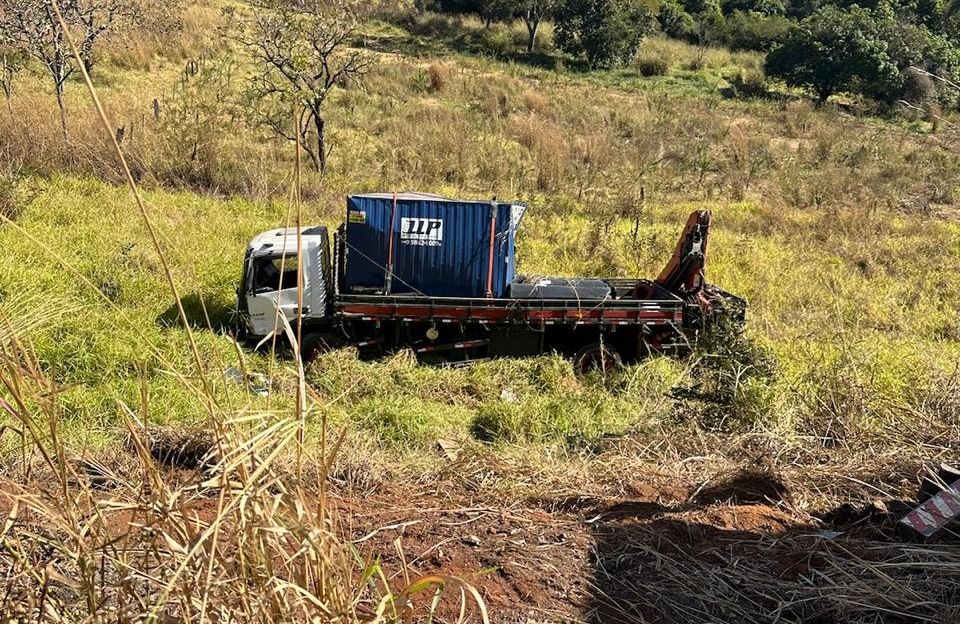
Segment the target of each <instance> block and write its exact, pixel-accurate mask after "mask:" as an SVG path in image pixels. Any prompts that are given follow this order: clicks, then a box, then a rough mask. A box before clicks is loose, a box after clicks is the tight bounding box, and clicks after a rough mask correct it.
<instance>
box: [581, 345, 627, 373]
mask: <svg viewBox="0 0 960 624" xmlns="http://www.w3.org/2000/svg"><path fill="white" fill-rule="evenodd" d="M621 366H623V360H622V359H621V358H620V354H619V353H617V350H616V349H614V348H613V347H612V346H610V345H609V344H605V343H603V342H599V341H598V342H592V343H590V344H588V345H586V346H584V347H582V348H581V349H580V350H579V351H577V352H576V353H575V354H574V356H573V370H574V371H575V372H576V373H577V374H578V375H580V376H586V375H589V374H590V373H594V372H600V373H602V374H604V375H609V374H610V373H612V372H614V371H615V370H617V369H618V368H620V367H621Z"/></svg>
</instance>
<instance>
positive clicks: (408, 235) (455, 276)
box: [344, 193, 524, 298]
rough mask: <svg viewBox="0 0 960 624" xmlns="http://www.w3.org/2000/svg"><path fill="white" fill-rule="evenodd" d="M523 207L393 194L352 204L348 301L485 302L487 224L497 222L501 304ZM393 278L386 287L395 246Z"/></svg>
mask: <svg viewBox="0 0 960 624" xmlns="http://www.w3.org/2000/svg"><path fill="white" fill-rule="evenodd" d="M523 211H524V207H523V206H516V205H512V204H507V203H500V202H495V203H491V202H476V201H461V200H451V199H444V198H442V197H439V196H434V195H422V194H413V193H405V194H402V195H398V196H397V198H396V206H394V197H393V195H390V194H379V195H357V196H352V197H349V198H347V220H346V234H345V242H346V268H345V272H344V289H345V292H346V294H360V293H387V289H388V288H389V294H394V295H426V296H429V297H478V298H479V297H486V296H487V294H488V293H487V280H488V273H489V266H490V265H489V259H490V222H491V219H492V218H495V219H496V226H495V235H494V236H495V237H494V241H493V283H492V288H491V291H492V292H491V294H492V296H494V297H504V296H506V293H507V287H508V285H509V284H510V283H511V282H512V281H513V277H514V270H515V267H514V253H515V240H516V230H517V227H518V226H519V223H520V220H521V219H522V217H523ZM391 238H392V240H393V247H392V249H393V276H392V278H391V279H390V280H389V284H388V280H387V267H388V265H389V264H390V257H389V256H390V253H391V252H390V249H391V245H390V241H391Z"/></svg>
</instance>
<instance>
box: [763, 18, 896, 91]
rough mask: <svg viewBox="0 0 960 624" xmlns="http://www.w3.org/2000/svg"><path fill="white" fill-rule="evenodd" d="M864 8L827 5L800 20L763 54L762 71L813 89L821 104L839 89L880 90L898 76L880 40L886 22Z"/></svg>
mask: <svg viewBox="0 0 960 624" xmlns="http://www.w3.org/2000/svg"><path fill="white" fill-rule="evenodd" d="M884 19H886V18H881V19H878V18H877V17H876V16H875V15H874V14H873V13H871V12H870V11H868V10H867V9H862V8H860V7H856V6H855V7H851V8H850V9H847V10H843V9H839V8H837V7H833V6H827V7H824V8H822V9H819V10H817V11H816V12H815V13H813V15H811V16H810V17H808V18H806V19H804V20H803V21H801V22H800V24H799V25H798V26H796V27H795V28H794V29H793V30H792V31H791V32H790V33H789V34H788V35H787V37H786V40H785V41H784V42H783V44H782V45H780V46H778V47H777V48H775V49H774V50H773V51H772V52H770V54H769V55H768V56H767V61H766V72H767V75H769V76H775V77H778V78H781V79H783V81H784V82H786V83H787V84H788V85H790V86H793V87H802V88H806V89H810V90H812V91H813V92H814V93H815V94H816V95H817V97H818V98H819V99H820V101H821V102H823V101H826V99H827V98H828V97H830V96H831V95H833V94H834V93H837V92H839V91H852V92H862V88H863V86H864V85H871V84H872V85H875V87H874V89H884V88H886V86H887V85H890V84H892V83H895V82H896V81H897V79H898V77H899V75H900V72H899V70H898V68H897V65H896V63H895V62H894V61H893V59H892V58H891V57H890V54H889V53H888V50H887V47H888V46H887V42H886V41H885V40H884V36H883V35H884V31H885V29H886V24H884V23H883V20H884Z"/></svg>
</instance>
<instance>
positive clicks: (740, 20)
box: [723, 11, 794, 52]
mask: <svg viewBox="0 0 960 624" xmlns="http://www.w3.org/2000/svg"><path fill="white" fill-rule="evenodd" d="M793 24H794V22H792V21H791V20H790V19H789V18H786V17H784V16H782V15H762V14H759V13H747V12H744V11H736V12H734V13H733V14H731V15H729V16H728V17H727V20H726V26H725V28H724V32H723V39H724V42H725V43H726V44H727V46H728V47H730V48H733V49H735V50H757V51H761V52H763V51H766V50H770V49H771V48H773V47H775V46H777V45H779V44H780V43H782V42H783V41H784V40H785V39H786V38H787V34H788V33H789V32H790V29H791V28H792V27H793Z"/></svg>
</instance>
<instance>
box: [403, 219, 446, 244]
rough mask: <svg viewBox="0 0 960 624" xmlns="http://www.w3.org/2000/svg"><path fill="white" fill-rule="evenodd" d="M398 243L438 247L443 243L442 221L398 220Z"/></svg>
mask: <svg viewBox="0 0 960 624" xmlns="http://www.w3.org/2000/svg"><path fill="white" fill-rule="evenodd" d="M400 242H402V243H403V244H405V245H417V246H419V247H439V246H440V244H441V243H442V242H443V219H420V218H415V217H402V218H401V219H400Z"/></svg>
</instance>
